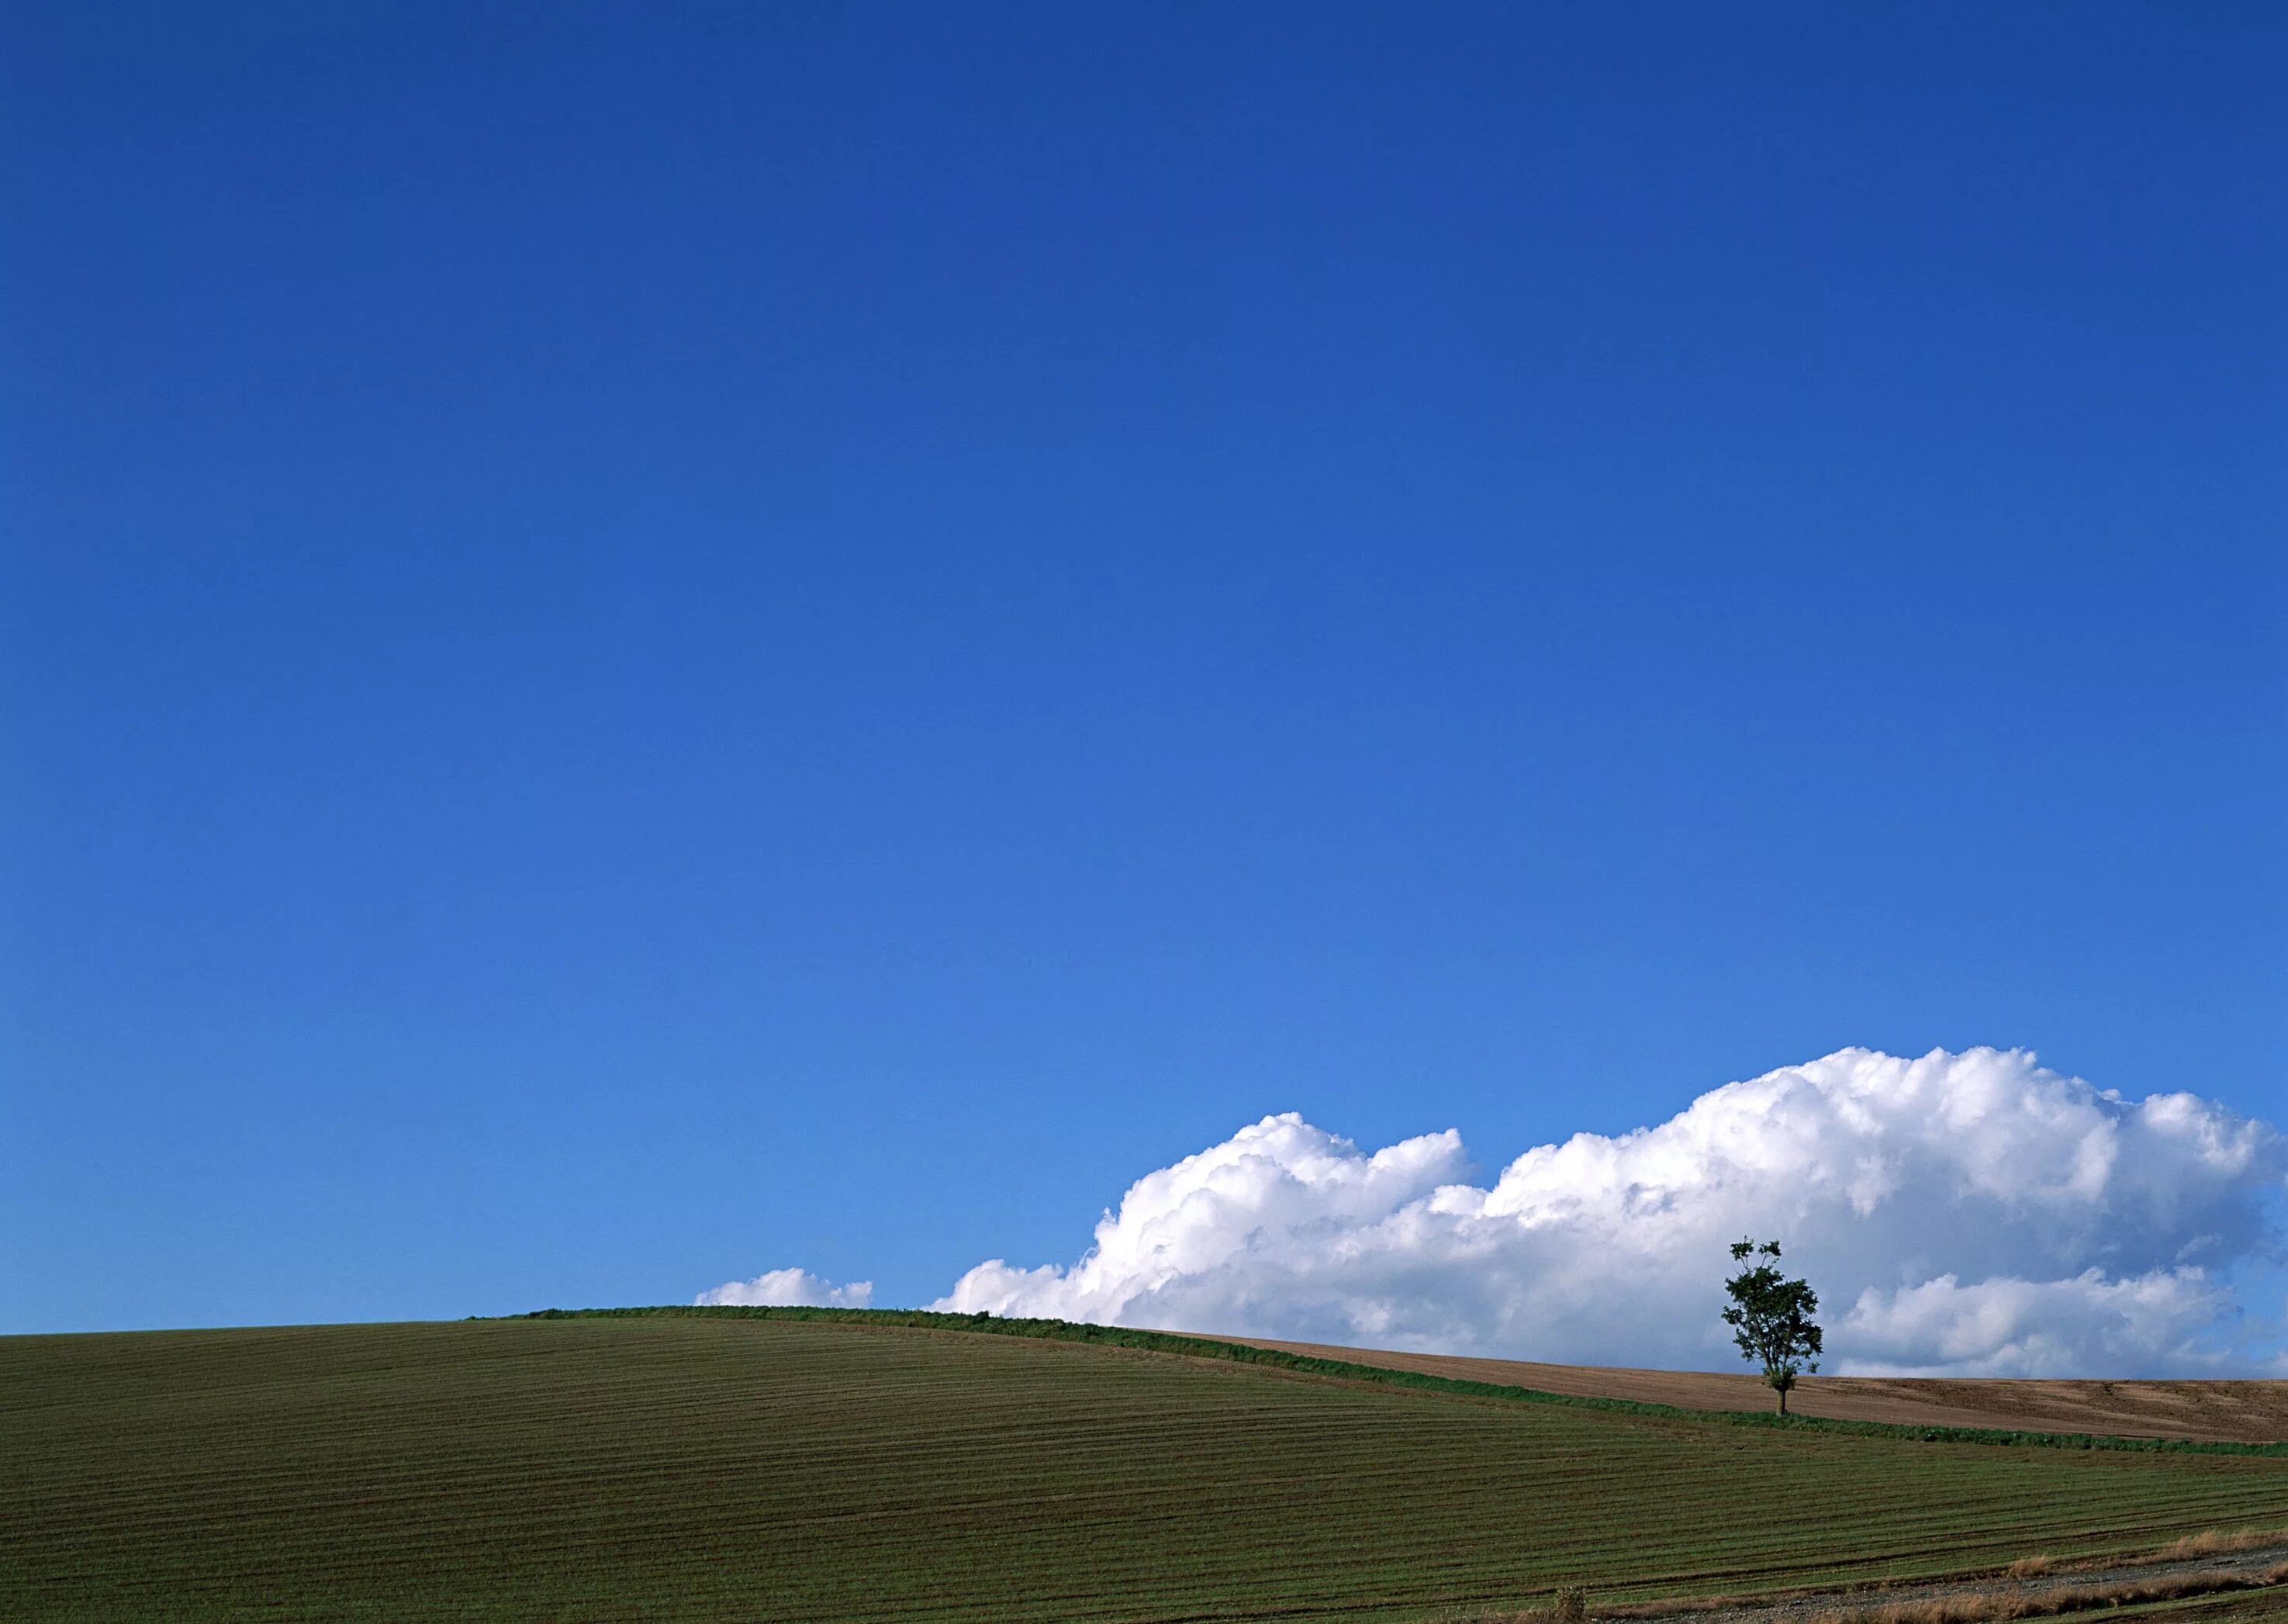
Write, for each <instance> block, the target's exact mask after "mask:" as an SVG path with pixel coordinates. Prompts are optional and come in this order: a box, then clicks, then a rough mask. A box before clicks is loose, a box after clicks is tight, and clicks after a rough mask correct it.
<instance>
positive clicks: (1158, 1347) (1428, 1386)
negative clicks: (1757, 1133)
mask: <svg viewBox="0 0 2288 1624" xmlns="http://www.w3.org/2000/svg"><path fill="white" fill-rule="evenodd" d="M483 1317H484V1318H492V1319H780V1320H826V1321H831V1322H839V1323H846V1324H854V1325H878V1326H890V1327H904V1328H908V1329H913V1330H928V1331H966V1332H971V1333H974V1334H979V1335H989V1336H1024V1337H1031V1338H1033V1339H1035V1340H1037V1341H1043V1342H1077V1343H1094V1344H1097V1345H1099V1346H1104V1347H1114V1348H1137V1349H1142V1350H1145V1351H1149V1352H1153V1353H1173V1354H1180V1355H1182V1356H1183V1357H1185V1358H1188V1359H1224V1360H1227V1361H1229V1362H1231V1363H1233V1364H1237V1365H1261V1366H1267V1367H1270V1368H1272V1369H1275V1370H1291V1371H1294V1372H1297V1373H1299V1374H1304V1375H1315V1376H1332V1377H1339V1378H1340V1379H1342V1380H1344V1381H1348V1382H1379V1383H1381V1384H1382V1385H1384V1386H1386V1387H1410V1388H1415V1389H1418V1390H1422V1391H1425V1392H1434V1393H1453V1394H1458V1395H1461V1396H1465V1397H1468V1398H1502V1399H1507V1400H1510V1401H1512V1402H1513V1403H1520V1404H1553V1405H1561V1406H1565V1407H1567V1408H1570V1409H1579V1410H1607V1411H1611V1412H1614V1413H1616V1414H1624V1415H1648V1416H1655V1417H1658V1418H1661V1419H1664V1420H1671V1421H1697V1422H1714V1423H1717V1424H1720V1425H1724V1426H1734V1427H1765V1428H1774V1429H1781V1430H1787V1431H1794V1432H1835V1433H1841V1434H1844V1435H1847V1436H1848V1437H1853V1438H1897V1439H1901V1440H1903V1441H1906V1442H1911V1443H1922V1444H1986V1445H1994V1446H2004V1447H2009V1448H2018V1449H2113V1450H2127V1451H2132V1452H2134V1453H2137V1454H2223V1455H2260V1456H2272V1457H2282V1456H2288V1443H2275V1444H2241V1443H2228V1442H2211V1441H2207V1440H2203V1439H2195V1438H2119V1437H2115V1436H2112V1435H2109V1434H2106V1433H2093V1432H2033V1431H2021V1430H2014V1429H2004V1428H1998V1427H1918V1426H1913V1425H1910V1424H1906V1423H1903V1422H1887V1421H1835V1420H1831V1419H1829V1418H1827V1417H1825V1416H1820V1415H1778V1414H1773V1413H1772V1412H1770V1411H1768V1410H1694V1409H1687V1408H1685V1407H1684V1406H1681V1405H1673V1404H1648V1403H1645V1402H1643V1401H1641V1400H1639V1399H1634V1398H1581V1397H1578V1396H1577V1395H1575V1394H1571V1393H1548V1392H1543V1391H1542V1390H1539V1389H1538V1388H1532V1387H1511V1386H1507V1385H1505V1384H1503V1383H1501V1382H1472V1381H1467V1380H1465V1379H1463V1378H1460V1377H1457V1376H1433V1375H1425V1374H1421V1373H1419V1372H1418V1371H1411V1370H1391V1369H1388V1368H1386V1367H1383V1366H1380V1365H1359V1364H1354V1363H1352V1362H1350V1361H1349V1360H1347V1359H1321V1358H1318V1357H1317V1356H1315V1355H1313V1354H1304V1353H1286V1352H1282V1351H1279V1350H1277V1349H1273V1348H1252V1347H1250V1346H1248V1345H1247V1344H1246V1343H1235V1342H1219V1341H1217V1340H1215V1339H1214V1338H1213V1337H1208V1336H1190V1335H1180V1334H1178V1333H1176V1332H1173V1331H1146V1330H1137V1329H1133V1328H1132V1327H1127V1326H1116V1325H1089V1324H1084V1323H1081V1322H1078V1321H1075V1320H1070V1319H1003V1318H1001V1317H1000V1316H998V1315H995V1314H948V1313H939V1312H935V1311H932V1310H929V1309H903V1308H759V1307H744V1306H715V1305H707V1306H698V1305H687V1304H674V1303H670V1304H663V1305H661V1306H658V1307H652V1308H543V1309H536V1310H535V1311H532V1312H530V1313H527V1314H505V1315H492V1316H483ZM471 1318H473V1319H475V1318H480V1316H474V1315H473V1316H471Z"/></svg>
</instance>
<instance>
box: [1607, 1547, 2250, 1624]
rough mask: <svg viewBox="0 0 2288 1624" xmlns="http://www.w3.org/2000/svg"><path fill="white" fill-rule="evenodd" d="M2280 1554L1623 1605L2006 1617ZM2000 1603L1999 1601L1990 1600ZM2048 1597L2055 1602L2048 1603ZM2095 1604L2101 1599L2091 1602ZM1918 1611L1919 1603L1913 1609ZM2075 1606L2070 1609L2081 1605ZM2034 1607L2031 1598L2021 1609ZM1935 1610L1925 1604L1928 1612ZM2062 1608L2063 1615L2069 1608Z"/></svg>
mask: <svg viewBox="0 0 2288 1624" xmlns="http://www.w3.org/2000/svg"><path fill="white" fill-rule="evenodd" d="M2284 1560H2288V1545H2272V1546H2267V1547H2263V1548H2261V1549H2253V1550H2244V1551H2233V1552H2228V1553H2225V1554H2221V1555H2211V1556H2205V1557H2186V1558H2184V1559H2182V1560H2180V1561H2174V1562H2150V1563H2141V1564H2137V1565H2126V1566H2099V1565H2093V1566H2089V1567H2082V1568H2072V1569H2067V1570H2064V1571H2062V1572H2059V1573H2046V1574H2041V1575H2038V1576H2035V1577H2030V1578H2024V1579H1976V1580H1942V1581H1940V1582H1937V1583H1934V1584H1919V1585H1894V1586H1886V1587H1884V1588H1879V1589H1863V1590H1852V1591H1834V1592H1826V1593H1822V1594H1818V1595H1805V1596H1787V1597H1784V1598H1781V1599H1778V1600H1775V1601H1770V1602H1760V1603H1754V1604H1743V1605H1740V1606H1736V1607H1722V1606H1718V1607H1699V1608H1693V1609H1689V1610H1686V1611H1680V1612H1661V1611H1659V1610H1657V1609H1653V1608H1629V1609H1626V1610H1625V1612H1627V1613H1628V1614H1630V1615H1631V1616H1632V1617H1633V1618H1635V1619H1638V1620H1646V1621H1647V1624H1652V1621H1653V1620H1659V1621H1661V1624H1814V1621H1815V1620H1824V1619H1832V1618H1839V1617H1840V1618H1849V1617H1851V1616H1852V1615H1854V1614H1855V1613H1860V1612H1875V1613H1881V1612H1887V1611H1888V1610H1889V1609H1891V1608H1894V1607H1897V1608H1900V1609H1902V1610H1907V1609H1917V1604H1931V1603H1937V1604H1948V1605H1947V1606H1946V1607H1945V1609H1944V1611H1947V1612H1954V1613H1955V1614H1956V1616H1964V1615H1966V1614H1974V1613H1977V1612H1985V1611H1986V1608H1985V1607H1982V1606H1981V1605H1980V1604H1990V1605H1992V1606H1993V1612H1992V1614H1991V1616H1993V1617H1996V1618H2006V1617H2008V1616H2010V1615H2011V1613H2012V1612H2014V1611H2016V1610H2015V1609H2013V1608H2011V1607H2009V1606H2008V1605H2006V1604H2008V1603H2009V1602H2012V1601H2014V1600H2017V1599H2019V1598H2023V1599H2024V1600H2026V1601H2028V1602H2032V1603H2036V1604H2038V1603H2039V1602H2040V1601H2041V1600H2042V1599H2043V1598H2045V1597H2049V1596H2055V1595H2059V1594H2062V1593H2071V1592H2074V1591H2080V1590H2105V1589H2110V1588H2129V1587H2134V1586H2140V1585H2144V1586H2154V1587H2157V1588H2159V1589H2163V1590H2165V1588H2167V1587H2168V1585H2169V1584H2170V1582H2171V1581H2179V1582H2184V1581H2192V1582H2191V1583H2189V1584H2187V1587H2186V1588H2187V1589H2188V1591H2189V1592H2195V1593H2197V1591H2196V1586H2197V1583H2198V1581H2200V1580H2218V1579H2227V1578H2229V1579H2236V1580H2240V1581H2242V1582H2244V1583H2246V1584H2251V1585H2264V1586H2265V1587H2266V1588H2271V1586H2270V1585H2268V1584H2267V1580H2268V1578H2269V1576H2270V1575H2271V1574H2272V1573H2274V1572H2275V1571H2276V1570H2277V1569H2278V1567H2279V1566H2280V1565H2281V1563H2282V1562H2283V1561H2284ZM1995 1604H1999V1605H1995ZM2053 1605H2057V1604H2056V1603H2053ZM2097 1605H2099V1606H2102V1605H2103V1604H2101V1603H2100V1604H2097ZM1917 1610H1918V1611H1919V1609H1917ZM2083 1610H2084V1609H2082V1608H2079V1607H2076V1608H2075V1609H2074V1611H2083ZM2028 1611H2030V1612H2040V1611H2041V1609H2040V1608H2039V1607H2038V1605H2037V1606H2036V1607H2034V1608H2031V1609H2029V1610H2028ZM1940 1612H1941V1610H1940V1609H1938V1608H1934V1609H1932V1614H1933V1616H1938V1615H1939V1613H1940ZM1902 1616H1904V1612H1903V1613H1902ZM2064 1616H2066V1617H2068V1618H2070V1617H2071V1616H2072V1614H2071V1612H2068V1613H2066V1614H2065V1615H2064Z"/></svg>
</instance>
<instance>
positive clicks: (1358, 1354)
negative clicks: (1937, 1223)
mask: <svg viewBox="0 0 2288 1624" xmlns="http://www.w3.org/2000/svg"><path fill="white" fill-rule="evenodd" d="M1235 1340H1237V1341H1239V1342H1241V1343H1243V1344H1244V1345H1246V1346H1248V1347H1253V1348H1276V1349H1283V1350H1286V1351H1291V1352H1295V1353H1303V1354H1310V1355H1315V1356H1317V1357H1319V1358H1323V1359H1350V1360H1355V1361H1356V1362H1357V1363H1360V1364H1363V1365H1376V1366H1380V1367H1383V1368H1385V1369H1389V1370H1412V1371H1418V1372H1421V1373H1422V1374H1426V1375H1438V1376H1450V1377H1454V1378H1457V1379H1458V1380H1461V1381H1466V1382H1496V1383H1498V1384H1505V1385H1510V1386H1516V1387H1531V1388H1538V1389H1539V1390H1542V1391H1544V1392H1551V1393H1570V1394H1574V1395H1577V1396H1579V1397H1582V1398H1627V1399H1633V1400H1636V1401H1638V1402H1641V1403H1647V1404H1672V1405H1677V1406H1681V1407H1682V1408H1685V1409H1690V1410H1760V1409H1766V1408H1768V1407H1770V1406H1771V1403H1772V1391H1771V1389H1769V1388H1768V1387H1766V1386H1765V1385H1764V1382H1763V1378H1762V1377H1760V1376H1759V1375H1757V1374H1754V1373H1753V1372H1752V1371H1740V1372H1737V1373H1733V1372H1716V1371H1696V1370H1616V1369H1610V1368H1608V1367H1603V1366H1598V1365H1538V1364H1530V1363H1528V1362H1526V1361H1524V1360H1521V1359H1467V1358H1456V1357H1454V1356H1452V1355H1450V1354H1442V1353H1387V1352H1382V1351H1378V1350H1374V1349H1361V1348H1345V1347H1338V1346H1333V1345H1330V1344H1324V1343H1297V1342H1267V1341H1263V1340H1259V1339H1257V1338H1252V1337H1240V1338H1236V1339H1235ZM1788 1407H1789V1408H1790V1409H1791V1410H1793V1411H1795V1412H1796V1413H1798V1414H1804V1415H1823V1416H1831V1417H1833V1418H1835V1419H1837V1420H1842V1421H1877V1422H1889V1423H1891V1424H1892V1425H1895V1426H1909V1427H2003V1428H2012V1427H2022V1428H2027V1429H2030V1430H2037V1431H2046V1432H2101V1433H2111V1434H2114V1435H2116V1436H2118V1437H2125V1438H2197V1439H2213V1440H2225V1439H2229V1440H2233V1441H2236V1442H2241V1443H2250V1444H2265V1443H2275V1442H2278V1441H2280V1440H2282V1439H2288V1382H2044V1381H1982V1380H1975V1379H1970V1378H1962V1377H1954V1378H1947V1379H1931V1378H1895V1377H1887V1376H1805V1377H1803V1378H1802V1379H1801V1381H1800V1382H1799V1385H1798V1386H1797V1388H1796V1390H1795V1392H1794V1393H1793V1394H1792V1395H1791V1397H1790V1398H1789V1400H1788Z"/></svg>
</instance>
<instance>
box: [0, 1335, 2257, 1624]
mask: <svg viewBox="0 0 2288 1624" xmlns="http://www.w3.org/2000/svg"><path fill="white" fill-rule="evenodd" d="M0 1403H4V1405H5V1417H6V1419H5V1427H4V1432H0V1617H6V1618H12V1619H13V1618H73V1619H89V1620H98V1619H100V1620H115V1619H116V1620H126V1619H138V1618H155V1619H156V1618H163V1619H197V1618H210V1617H225V1616H229V1617H239V1616H267V1617H272V1618H277V1619H328V1618H345V1619H346V1618H355V1619H375V1620H379V1619H401V1618H409V1617H416V1616H418V1617H440V1618H472V1619H508V1618H528V1619H542V1618H545V1619H636V1618H645V1619H651V1618H674V1617H682V1618H706V1619H744V1620H868V1619H891V1618H899V1619H929V1620H1052V1619H1105V1620H1213V1619H1243V1618H1278V1619H1288V1620H1315V1619H1326V1620H1332V1619H1422V1618H1432V1617H1437V1616H1440V1615H1442V1614H1450V1613H1452V1612H1458V1611H1462V1610H1465V1609H1467V1608H1471V1607H1495V1606H1521V1605H1526V1604H1530V1603H1532V1602H1534V1601H1536V1600H1537V1599H1539V1598H1541V1597H1543V1596H1545V1595H1546V1594H1547V1592H1548V1591H1549V1590H1550V1589H1551V1588H1553V1587H1555V1586H1559V1585H1580V1586H1584V1587H1585V1588H1587V1589H1588V1591H1589V1593H1590V1597H1591V1600H1592V1602H1593V1604H1594V1603H1611V1602H1620V1601H1626V1600H1642V1599H1648V1598H1651V1597H1655V1596H1686V1595H1693V1594H1708V1593H1714V1592H1726V1591H1744V1590H1760V1589H1768V1588H1782V1587H1789V1586H1797V1585H1805V1584H1812V1583H1820V1582H1825V1581H1830V1580H1865V1579H1871V1578H1875V1577H1878V1576H1900V1575H1908V1574H1921V1573H1943V1572H1950V1571H1960V1570H1966V1569H1971V1568H1977V1567H1990V1566H1994V1565H1999V1564H2002V1563H2005V1562H2007V1561H2009V1560H2010V1559H2011V1558H2013V1557H2019V1556H2022V1555H2027V1554H2030V1553H2033V1552H2037V1551H2039V1552H2046V1553H2051V1554H2058V1555H2063V1554H2069V1553H2072V1552H2076V1551H2085V1550H2097V1549H2124V1548H2128V1547H2133V1546H2138V1545H2145V1544H2151V1543H2154V1542H2157V1541H2160V1540H2162V1539H2165V1538H2167V1537H2171V1536H2173V1535H2176V1534H2180V1533H2190V1532H2194V1531H2197V1530H2202V1529H2208V1528H2217V1527H2226V1528H2231V1527H2241V1526H2248V1525H2267V1526H2279V1525H2284V1524H2288V1459H2282V1458H2279V1457H2277V1456H2249V1455H2232V1454H2199V1453H2183V1454H2137V1453H2114V1452H2107V1451H2081V1450H2067V1449H2057V1448H2021V1447H2005V1446H1985V1445H1968V1444H1957V1443H1924V1442H1919V1441H1914V1440H1911V1439H1906V1438H1890V1437H1870V1436H1863V1435H1856V1434H1849V1433H1840V1432H1834V1431H1826V1430H1816V1429H1802V1430H1795V1429H1788V1430H1781V1429H1775V1428H1760V1427H1749V1426H1742V1425H1737V1424H1733V1423H1728V1422H1723V1421H1720V1420H1708V1419H1696V1418H1688V1417H1676V1416H1666V1415H1645V1414H1628V1413H1623V1412H1612V1411H1603V1410H1597V1409H1591V1408H1581V1407H1567V1406H1551V1405H1537V1404H1521V1403H1517V1402H1515V1401H1513V1400H1506V1399H1502V1398H1491V1397H1477V1396H1470V1395H1466V1394H1456V1393H1450V1392H1441V1391H1435V1390H1424V1389H1417V1388H1410V1387H1405V1386H1396V1385H1391V1384H1387V1383H1376V1382H1352V1381H1347V1380H1340V1379H1331V1378H1329V1377H1326V1376H1322V1375H1312V1374H1303V1373H1299V1372H1295V1371H1289V1370H1281V1369H1278V1368H1275V1367H1262V1366H1253V1365H1245V1364H1235V1363H1229V1362H1221V1361H1217V1360H1212V1359H1191V1358H1183V1357H1179V1356H1175V1355H1172V1354H1168V1353H1164V1352H1156V1351H1141V1350H1137V1349H1132V1348H1124V1347H1113V1346H1100V1345H1087V1344H1083V1343H1070V1342H1057V1341H1042V1340H1027V1339H1023V1338H1020V1337H1015V1336H1007V1335H971V1334H965V1333H962V1332H957V1331H949V1330H935V1329H917V1328H910V1327H896V1326H890V1325H884V1324H879V1323H871V1324H870V1323H866V1322H864V1321H862V1320H842V1321H809V1322H805V1321H790V1320H772V1319H739V1318H727V1317H723V1318H718V1317H708V1316H703V1315H695V1316H689V1317H675V1318H651V1319H644V1318H630V1319H527V1320H489V1321H481V1322H465V1323H457V1324H424V1325H393V1326H337V1327H312V1328H298V1329H284V1330H234V1331H197V1332H173V1333H157V1334H146V1335H100V1336H70V1337H60V1336H59V1337H12V1338H0Z"/></svg>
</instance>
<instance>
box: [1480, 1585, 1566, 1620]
mask: <svg viewBox="0 0 2288 1624" xmlns="http://www.w3.org/2000/svg"><path fill="white" fill-rule="evenodd" d="M1588 1617H1589V1603H1588V1599H1587V1598H1586V1597H1585V1596H1583V1595H1582V1594H1581V1592H1580V1591H1578V1590H1560V1591H1559V1592H1558V1593H1557V1594H1556V1596H1553V1597H1552V1598H1551V1600H1550V1603H1549V1605H1547V1606H1546V1607H1528V1608H1526V1609H1525V1610H1524V1611H1523V1612H1474V1613H1471V1614H1470V1615H1469V1616H1468V1617H1467V1618H1463V1619H1457V1620H1453V1624H1586V1620H1588Z"/></svg>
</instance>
